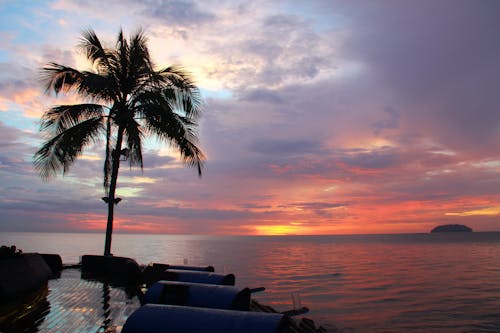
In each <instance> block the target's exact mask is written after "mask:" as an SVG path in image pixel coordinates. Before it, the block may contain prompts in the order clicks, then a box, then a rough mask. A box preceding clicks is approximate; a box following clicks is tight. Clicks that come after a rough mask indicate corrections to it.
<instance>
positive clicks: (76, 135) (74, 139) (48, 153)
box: [33, 117, 103, 179]
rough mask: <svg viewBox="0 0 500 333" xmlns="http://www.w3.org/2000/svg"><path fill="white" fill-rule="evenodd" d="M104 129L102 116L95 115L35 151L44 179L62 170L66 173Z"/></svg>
mask: <svg viewBox="0 0 500 333" xmlns="http://www.w3.org/2000/svg"><path fill="white" fill-rule="evenodd" d="M102 130H103V122H102V118H101V117H95V118H90V119H87V120H85V121H83V122H81V123H79V124H77V125H75V126H73V127H70V128H68V129H66V130H65V131H64V132H62V133H59V134H57V135H56V136H54V137H53V138H52V139H50V140H48V141H47V142H46V143H45V144H44V145H43V146H42V147H41V148H40V149H39V150H38V151H37V152H36V153H35V156H34V162H33V164H34V167H35V170H36V171H37V172H38V173H39V174H40V176H41V177H42V178H43V179H48V178H51V177H53V176H55V175H57V173H58V172H60V171H61V170H62V172H63V173H66V172H67V171H68V168H69V167H70V166H71V164H72V163H73V162H74V160H75V159H76V158H77V157H78V156H79V155H80V154H81V152H82V150H83V149H84V148H85V147H87V146H88V145H90V144H91V143H93V142H95V141H97V140H98V138H99V134H100V132H101V131H102Z"/></svg>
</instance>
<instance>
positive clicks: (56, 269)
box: [40, 253, 63, 278]
mask: <svg viewBox="0 0 500 333" xmlns="http://www.w3.org/2000/svg"><path fill="white" fill-rule="evenodd" d="M40 255H41V256H42V258H43V260H45V262H46V263H47V265H48V266H49V267H50V269H51V270H52V277H54V278H58V277H60V276H61V271H62V269H63V264H62V259H61V256H60V255H58V254H46V253H40Z"/></svg>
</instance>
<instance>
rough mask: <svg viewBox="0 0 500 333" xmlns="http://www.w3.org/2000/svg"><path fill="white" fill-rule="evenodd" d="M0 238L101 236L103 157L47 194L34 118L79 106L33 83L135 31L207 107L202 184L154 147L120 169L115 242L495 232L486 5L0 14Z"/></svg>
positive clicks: (491, 29)
mask: <svg viewBox="0 0 500 333" xmlns="http://www.w3.org/2000/svg"><path fill="white" fill-rule="evenodd" d="M0 15H1V16H0V17H1V20H0V184H1V185H0V231H4V232H7V231H34V232H80V231H89V232H104V230H105V224H106V216H107V210H106V209H107V207H106V205H105V204H104V203H103V202H102V201H101V200H100V198H101V197H102V196H103V195H104V191H103V188H102V167H103V155H104V151H103V149H102V148H103V145H102V144H97V145H95V146H92V147H90V148H89V149H88V150H86V151H85V152H84V154H83V155H82V156H81V158H80V159H79V160H78V161H77V162H75V164H74V165H73V166H72V168H71V169H70V171H69V172H68V173H67V174H66V175H65V176H64V177H63V176H59V177H57V178H54V179H52V180H51V181H48V182H44V181H42V180H41V179H40V177H39V176H38V175H37V173H36V172H35V171H34V169H33V164H32V163H33V154H34V153H35V152H36V150H37V148H38V147H39V146H40V144H41V142H42V137H41V135H40V134H39V124H40V117H41V115H42V114H43V112H44V111H46V110H47V109H48V108H50V107H51V106H53V105H60V104H68V103H79V102H83V101H82V100H81V99H78V97H77V96H74V95H59V96H57V97H56V96H54V95H53V94H52V95H50V94H46V93H45V91H44V88H43V85H42V84H41V81H40V69H41V68H42V67H43V66H44V65H45V64H47V63H48V62H56V63H60V64H64V65H68V66H72V67H76V68H78V69H80V70H87V69H89V68H90V67H89V66H90V65H89V64H88V63H87V62H86V61H85V57H84V56H83V54H82V53H81V52H80V51H79V50H78V47H77V45H78V43H79V38H80V36H81V33H82V32H83V31H84V30H85V29H88V28H92V29H94V30H95V31H96V33H97V35H98V36H99V37H100V39H101V41H103V42H104V44H105V45H108V46H113V43H114V41H115V40H116V37H117V35H118V32H119V31H120V29H123V30H124V32H125V33H126V34H127V35H129V34H132V33H134V32H136V31H137V30H138V29H139V28H142V29H143V30H144V31H145V33H146V35H147V36H148V45H149V47H150V51H151V54H152V58H153V59H154V61H155V64H156V65H157V68H158V69H160V68H163V67H166V66H169V65H172V64H178V65H182V66H183V67H184V68H185V69H187V70H188V71H190V72H191V73H192V76H193V78H194V80H195V81H196V83H197V85H198V87H199V88H200V90H201V92H202V96H203V100H204V104H203V115H202V119H201V122H200V127H199V136H200V146H201V148H202V150H203V152H204V153H205V155H206V156H207V161H206V164H205V168H204V170H203V176H202V177H201V178H198V176H197V171H196V169H193V168H188V167H186V166H185V165H183V164H182V163H181V162H180V161H179V158H178V154H176V153H175V151H173V150H172V149H170V148H169V147H168V146H165V145H162V144H161V143H159V142H157V141H156V140H154V139H151V140H149V141H148V142H147V144H146V146H145V148H144V166H145V167H144V170H143V171H141V170H140V169H130V168H129V167H128V166H126V165H122V167H121V168H120V175H119V180H118V189H117V195H118V196H120V197H121V198H122V199H123V201H122V202H120V204H119V205H118V206H117V209H116V210H115V212H116V213H115V231H116V232H130V233H172V234H220V235H236V234H244V235H277V234H369V233H412V232H428V231H429V230H430V229H432V228H433V227H434V226H436V225H440V224H450V223H458V224H465V225H468V226H470V227H471V228H473V229H474V230H476V231H493V230H500V109H499V107H500V62H499V61H500V39H499V35H500V20H499V19H498V18H499V17H500V1H497V0H479V1H470V0H463V1H462V0H440V1H434V0H398V1H396V0H385V1H384V0H380V1H371V0H364V1H363V0H361V1H348V0H312V1H311V0H304V1H302V0H294V1H280V0H276V1H267V0H266V1H261V0H257V1H248V0H245V1H240V0H231V1H224V0H222V1H215V0H204V1H190V0H186V1H184V0H174V1H168V0H144V1H136V0H108V1H97V0H79V1H77V0H75V1H69V0H55V1H24V0H20V1H14V0H3V1H0Z"/></svg>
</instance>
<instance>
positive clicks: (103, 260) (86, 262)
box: [82, 255, 141, 285]
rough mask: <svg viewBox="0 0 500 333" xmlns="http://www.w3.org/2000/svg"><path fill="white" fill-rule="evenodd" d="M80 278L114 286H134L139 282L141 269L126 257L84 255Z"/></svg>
mask: <svg viewBox="0 0 500 333" xmlns="http://www.w3.org/2000/svg"><path fill="white" fill-rule="evenodd" d="M82 278H84V279H95V280H102V281H105V282H109V283H111V284H115V285H135V284H138V283H139V282H140V280H141V269H140V268H139V265H138V264H137V262H136V261H135V260H133V259H130V258H126V257H115V256H99V255H84V256H82Z"/></svg>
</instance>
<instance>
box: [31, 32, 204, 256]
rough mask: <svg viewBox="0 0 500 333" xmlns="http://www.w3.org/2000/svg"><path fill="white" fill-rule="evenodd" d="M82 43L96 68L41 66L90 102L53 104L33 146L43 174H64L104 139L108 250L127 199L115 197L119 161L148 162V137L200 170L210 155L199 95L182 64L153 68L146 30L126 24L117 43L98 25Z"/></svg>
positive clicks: (57, 87) (51, 84)
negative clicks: (106, 40)
mask: <svg viewBox="0 0 500 333" xmlns="http://www.w3.org/2000/svg"><path fill="white" fill-rule="evenodd" d="M80 48H81V49H82V51H83V52H84V53H85V55H86V56H87V59H88V60H89V61H90V63H91V64H92V66H93V71H79V70H77V69H74V68H71V67H67V66H64V65H60V64H57V63H49V64H48V65H47V66H46V67H44V68H43V80H44V82H45V83H46V90H47V92H50V91H54V92H55V93H56V95H57V94H58V93H60V92H64V93H69V92H74V93H76V94H78V95H79V96H80V97H82V98H84V99H85V100H86V102H85V103H82V104H76V105H58V106H54V107H52V108H51V109H50V110H48V111H47V112H45V113H44V115H43V116H42V122H41V127H40V131H41V132H42V133H43V134H44V137H48V138H49V139H48V140H47V141H46V142H45V143H44V144H43V145H42V147H41V148H40V149H39V150H38V151H37V152H36V153H35V156H34V167H35V169H36V170H37V171H38V172H39V174H40V176H41V177H42V178H44V179H48V178H51V177H53V176H55V175H56V174H57V173H58V172H60V171H62V172H63V174H64V173H66V172H67V171H68V168H69V166H70V165H71V164H72V163H73V162H74V161H75V159H76V158H77V157H78V156H80V155H81V154H82V151H83V149H84V148H86V147H88V146H90V145H92V144H93V143H95V142H96V141H99V140H100V139H101V138H105V142H106V152H105V159H104V181H103V186H104V190H105V193H106V196H105V197H103V200H104V201H105V202H106V204H107V205H108V220H107V226H106V241H105V246H104V255H110V254H111V235H112V232H113V215H114V206H115V205H116V204H117V203H118V202H119V201H120V200H121V199H120V198H116V197H115V191H116V183H117V179H118V169H119V167H120V161H121V160H127V161H128V162H129V164H130V166H131V167H132V166H140V167H141V169H142V168H143V161H142V143H143V141H142V140H143V138H144V137H145V136H147V135H154V136H156V137H157V138H159V139H160V140H161V141H163V142H167V143H169V144H170V145H171V146H173V147H174V148H176V149H177V150H178V151H179V152H180V155H181V158H182V160H183V161H184V162H185V163H187V164H188V165H189V166H194V167H197V169H198V175H199V176H201V170H202V166H203V161H204V159H205V158H204V156H203V153H202V152H201V150H200V148H199V147H198V146H197V142H198V134H197V132H196V129H197V126H198V123H197V120H198V118H199V116H200V111H201V99H200V95H199V91H198V88H197V87H196V86H195V85H194V83H193V81H192V80H191V79H190V77H189V75H188V74H187V73H186V72H184V71H183V70H182V69H181V68H179V67H175V66H172V67H167V68H164V69H161V70H155V69H154V66H153V62H152V60H151V58H150V55H149V50H148V47H147V41H146V38H145V36H144V34H143V32H142V31H139V32H137V33H136V34H134V35H132V36H131V37H130V38H129V39H126V38H125V37H124V34H123V31H120V32H119V34H118V38H117V41H116V45H115V47H114V48H105V47H103V46H102V44H101V42H100V40H99V38H98V37H97V35H96V34H95V32H94V31H93V30H88V31H86V32H85V33H83V35H82V39H81V43H80ZM123 147H124V148H123Z"/></svg>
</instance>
